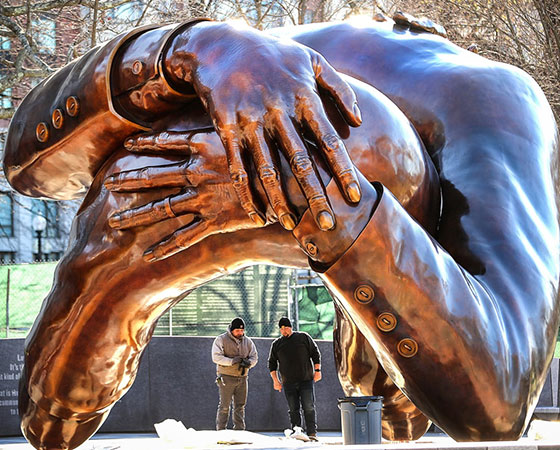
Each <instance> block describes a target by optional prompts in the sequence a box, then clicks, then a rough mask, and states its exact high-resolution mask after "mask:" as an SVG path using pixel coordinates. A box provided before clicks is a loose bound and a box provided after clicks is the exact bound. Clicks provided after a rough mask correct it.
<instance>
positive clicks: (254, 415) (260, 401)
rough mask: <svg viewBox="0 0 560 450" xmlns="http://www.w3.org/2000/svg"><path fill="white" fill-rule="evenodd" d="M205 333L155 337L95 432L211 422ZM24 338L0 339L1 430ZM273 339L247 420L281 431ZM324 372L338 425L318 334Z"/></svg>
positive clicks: (548, 400)
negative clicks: (274, 382) (272, 372)
mask: <svg viewBox="0 0 560 450" xmlns="http://www.w3.org/2000/svg"><path fill="white" fill-rule="evenodd" d="M212 341H213V338H210V337H155V338H153V339H152V342H151V343H150V345H149V346H148V348H147V350H146V351H145V353H144V356H143V359H142V362H141V364H140V370H139V372H138V376H137V378H136V381H135V383H134V385H133V386H132V388H131V389H130V390H129V392H128V393H127V394H126V395H125V396H124V397H123V398H122V399H121V400H120V401H119V402H117V404H116V405H115V407H114V408H113V410H112V411H111V414H110V415H109V417H108V419H107V421H106V422H105V424H104V425H103V426H102V428H101V430H100V431H101V432H153V431H154V427H153V424H154V423H158V422H161V421H163V420H165V419H167V418H172V419H176V420H181V421H182V422H183V423H184V424H185V426H186V427H187V428H189V427H192V428H195V429H198V430H202V429H213V428H214V424H215V414H216V407H217V404H218V389H217V387H216V385H215V383H214V381H215V366H214V364H212V361H211V356H210V349H211V346H212ZM23 342H24V340H23V339H0V436H14V435H19V434H20V430H19V417H18V415H17V391H18V380H19V377H20V372H21V369H22V367H23ZM271 342H272V339H267V338H258V339H255V344H256V345H257V350H258V352H259V363H258V364H257V366H256V367H255V368H254V369H252V370H251V372H250V376H249V398H248V403H247V415H246V423H247V428H248V429H249V430H251V431H281V430H283V429H285V428H287V427H288V426H289V421H288V415H287V405H286V400H285V398H284V394H283V393H282V394H281V393H278V392H276V391H274V390H273V389H272V381H271V379H270V375H269V372H268V369H267V364H266V362H267V359H268V351H269V349H270V344H271ZM318 345H319V348H320V350H321V353H322V356H323V380H322V381H321V382H320V383H317V384H316V386H315V387H316V391H315V395H316V406H317V416H318V423H319V432H320V431H321V430H324V431H326V430H340V412H339V410H338V406H337V398H339V397H342V396H343V393H342V389H341V388H340V385H339V383H338V379H337V376H336V373H335V369H334V360H333V351H332V342H331V341H318ZM559 371H560V364H559V362H558V359H555V360H554V361H553V363H552V366H551V370H550V371H549V373H548V376H547V380H546V383H545V386H544V388H543V391H542V394H541V397H540V399H539V404H538V407H537V410H536V411H535V415H536V416H537V417H539V418H543V419H544V418H546V419H553V420H558V418H559V417H560V415H559V413H560V408H559V400H558V397H559V396H558V390H559V387H558V384H559V383H558V379H559Z"/></svg>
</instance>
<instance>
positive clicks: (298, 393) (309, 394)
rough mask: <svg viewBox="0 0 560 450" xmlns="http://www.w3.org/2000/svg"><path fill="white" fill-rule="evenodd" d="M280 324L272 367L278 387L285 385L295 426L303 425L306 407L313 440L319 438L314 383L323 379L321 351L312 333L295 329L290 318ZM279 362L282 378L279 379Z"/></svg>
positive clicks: (272, 357)
mask: <svg viewBox="0 0 560 450" xmlns="http://www.w3.org/2000/svg"><path fill="white" fill-rule="evenodd" d="M278 326H279V327H280V334H282V336H281V337H279V338H278V339H275V340H274V342H272V346H271V347H270V355H269V357H268V369H269V370H270V376H271V377H272V381H273V383H274V389H276V390H277V391H278V392H282V387H284V395H285V396H286V400H288V408H289V411H288V413H289V416H290V423H291V426H292V428H293V429H295V427H301V409H300V405H301V407H303V414H304V416H305V426H306V431H307V435H308V436H309V439H311V440H313V441H316V440H317V417H316V414H315V390H314V387H313V384H314V383H316V382H317V381H319V380H320V379H321V353H320V352H319V348H318V347H317V344H316V343H315V341H314V340H313V339H312V338H311V336H309V335H308V334H307V333H304V332H299V331H293V330H292V324H291V322H290V319H288V318H287V317H282V318H281V319H280V321H279V322H278ZM278 365H280V368H279V369H280V376H281V379H280V378H278Z"/></svg>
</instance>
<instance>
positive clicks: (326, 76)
mask: <svg viewBox="0 0 560 450" xmlns="http://www.w3.org/2000/svg"><path fill="white" fill-rule="evenodd" d="M315 58H316V59H315V60H314V63H313V69H314V71H315V79H316V80H317V84H318V85H319V86H320V87H321V88H323V89H324V90H326V91H327V92H328V93H329V94H330V95H331V96H332V97H333V99H334V101H335V103H336V105H337V106H338V109H339V110H340V112H341V113H342V115H343V116H344V118H345V119H346V122H348V125H351V126H353V127H359V126H360V125H361V124H362V114H361V112H360V108H359V107H358V101H357V100H356V94H355V93H354V91H353V90H352V88H351V87H350V85H349V84H348V83H347V82H346V81H344V80H343V79H342V77H341V76H340V75H339V74H338V73H337V72H336V70H334V69H333V67H332V66H331V65H330V64H329V63H328V62H327V60H326V59H325V58H324V57H323V56H322V55H320V54H318V53H316V54H315Z"/></svg>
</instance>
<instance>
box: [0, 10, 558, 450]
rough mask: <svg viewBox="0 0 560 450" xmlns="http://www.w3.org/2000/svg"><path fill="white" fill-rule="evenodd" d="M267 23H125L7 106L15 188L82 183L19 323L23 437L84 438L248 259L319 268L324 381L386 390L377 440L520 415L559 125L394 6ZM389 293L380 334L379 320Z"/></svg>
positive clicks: (546, 319)
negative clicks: (400, 17)
mask: <svg viewBox="0 0 560 450" xmlns="http://www.w3.org/2000/svg"><path fill="white" fill-rule="evenodd" d="M289 33H292V35H291V37H292V38H293V39H294V40H296V41H297V42H299V43H301V44H303V45H304V46H305V47H304V46H300V45H290V44H289V41H287V40H286V37H287V36H288V34H289ZM282 35H283V40H282V45H278V41H276V40H275V38H273V37H271V35H270V34H264V33H260V32H257V31H255V30H250V29H247V28H238V27H237V26H233V25H228V24H224V23H213V22H202V23H200V22H198V23H193V24H188V25H186V26H181V27H179V28H175V27H162V28H157V27H147V28H143V29H140V30H136V31H133V32H132V33H129V34H127V35H123V36H120V37H118V38H116V39H115V40H113V41H111V42H109V43H108V44H106V45H104V46H101V47H98V48H96V49H93V50H92V51H91V52H90V53H88V54H87V55H85V56H84V57H82V58H81V59H80V60H77V61H75V62H73V63H71V64H70V65H69V66H67V67H65V68H63V69H61V70H60V71H59V72H57V73H55V74H54V75H53V76H52V77H51V78H50V80H49V83H48V89H47V87H46V85H45V83H43V84H41V85H39V86H38V87H36V88H35V89H34V90H33V91H32V92H31V93H30V94H29V95H28V96H27V97H26V99H25V100H24V102H23V103H22V105H21V106H20V107H19V109H18V111H17V112H16V115H15V116H14V119H13V121H12V124H11V126H10V130H9V134H8V138H7V142H6V148H5V154H4V169H5V172H6V175H7V177H8V179H9V181H10V182H11V183H12V185H13V186H14V187H15V188H16V189H18V190H20V191H21V192H24V193H27V194H29V195H36V196H48V197H52V198H72V197H76V196H78V195H80V194H81V193H82V192H83V191H84V190H85V189H87V190H88V191H87V195H86V197H85V199H84V201H83V204H82V206H81V208H80V211H79V213H78V214H77V216H76V218H75V220H74V224H73V232H72V238H71V241H70V243H69V247H68V251H67V252H66V254H65V255H64V257H63V259H62V260H61V261H60V263H59V266H58V269H57V273H56V276H55V280H54V286H53V289H52V290H51V292H50V293H49V295H48V297H47V298H46V299H45V302H44V305H43V308H42V310H41V313H40V315H39V317H38V318H37V321H36V322H35V324H34V326H33V329H32V331H31V333H30V335H29V338H28V339H27V342H26V356H25V371H24V374H23V376H22V380H21V388H20V413H21V415H22V428H23V430H24V433H25V435H26V437H27V438H28V439H29V441H30V442H31V443H32V444H33V445H34V446H35V447H36V448H47V449H62V448H75V447H76V446H78V445H79V444H80V443H82V442H83V441H84V440H86V439H87V438H88V437H89V436H91V434H93V433H94V432H95V430H96V429H97V428H98V427H99V426H100V425H101V423H102V422H103V420H104V419H105V417H106V416H107V414H108V413H109V411H110V409H111V407H112V406H113V405H114V404H115V402H116V401H117V400H118V399H119V398H121V397H122V395H124V394H125V393H126V391H127V390H128V388H129V387H130V385H131V384H132V383H133V381H134V377H135V375H136V371H137V368H138V363H139V360H140V357H141V355H142V352H143V350H144V349H145V347H146V345H147V343H148V342H149V340H150V337H151V334H152V331H153V328H154V325H155V323H156V321H157V319H158V318H159V317H160V316H161V314H163V313H164V312H165V311H166V310H167V309H168V308H169V307H171V306H172V305H174V304H175V303H177V302H178V301H180V300H181V299H182V298H184V296H185V294H186V293H187V292H189V291H190V290H192V289H194V288H196V287H197V286H200V285H202V284H203V283H205V282H207V281H209V280H211V279H214V278H216V277H218V276H221V275H223V274H224V273H228V272H234V271H236V270H239V269H241V268H243V267H245V266H247V265H249V264H253V263H273V264H278V265H286V266H291V267H308V266H309V265H311V267H313V268H314V269H315V270H316V271H318V272H319V273H320V275H321V277H322V278H323V280H324V282H325V283H326V285H327V286H328V287H329V289H330V291H331V292H332V293H333V295H334V299H335V307H336V311H337V323H336V328H335V355H336V361H337V366H338V370H339V376H340V380H341V383H342V385H343V388H344V390H345V392H346V393H347V394H349V395H350V394H354V395H383V396H384V397H385V401H384V407H383V413H382V416H383V434H384V436H385V437H386V438H389V439H397V440H398V439H416V438H418V437H419V436H421V435H422V434H423V433H424V432H425V430H426V429H427V427H428V425H429V420H433V421H434V422H435V423H436V424H437V425H438V426H439V427H440V428H442V429H444V430H445V431H446V432H447V433H448V434H450V435H451V436H452V437H454V438H455V439H457V440H500V439H502V440H503V439H517V438H518V437H519V436H520V435H521V434H522V432H523V430H524V429H525V427H526V425H527V423H528V421H529V419H530V417H531V413H532V411H533V409H534V407H535V406H536V402H537V400H538V397H539V393H540V390H541V389H542V386H543V384H544V380H545V376H546V371H547V367H548V365H549V363H550V360H551V358H552V355H553V348H554V344H555V339H556V332H557V329H558V303H557V293H558V278H559V267H558V258H557V256H558V251H559V247H560V246H559V244H558V242H559V231H558V224H557V209H556V203H555V192H554V181H555V180H556V176H557V174H556V172H555V170H556V169H555V168H556V167H557V161H556V158H557V150H558V136H557V128H556V124H555V122H554V119H553V116H552V113H551V110H550V107H549V105H548V103H547V101H546V99H545V98H544V96H543V94H542V92H541V91H540V90H539V88H538V87H537V86H536V85H535V84H534V82H533V81H532V80H531V79H530V78H529V77H528V76H527V75H526V74H524V73H522V72H520V71H518V70H517V69H514V68H511V67H509V66H506V65H500V64H497V63H494V62H491V61H488V60H485V59H483V58H481V57H480V56H478V55H476V54H473V53H472V52H468V51H466V50H462V49H459V48H458V47H456V46H454V45H453V44H451V43H449V42H448V41H446V40H444V39H442V38H440V37H436V36H426V35H425V34H423V33H418V32H416V31H414V32H409V31H407V30H405V29H403V28H402V26H400V25H395V23H394V22H392V21H391V20H387V21H385V22H373V21H372V22H371V24H370V25H369V26H365V25H363V24H362V25H361V26H359V27H354V26H352V25H350V24H348V23H337V24H324V25H314V26H313V27H306V26H304V27H301V28H295V29H294V31H290V32H288V31H286V30H283V31H282ZM232 49H236V51H232ZM310 49H314V50H315V51H317V52H319V53H320V55H322V56H319V54H318V53H314V52H313V51H312V50H310ZM419 50H421V51H419ZM187 53H188V54H189V55H190V56H191V57H192V61H185V58H183V55H185V54H187ZM270 55H275V56H274V57H271V56H270ZM323 56H324V57H325V58H326V60H328V61H329V63H330V64H332V65H333V66H334V67H335V68H336V69H337V70H338V71H339V72H340V73H346V74H349V75H353V76H354V77H356V78H359V79H360V80H361V81H356V80H355V79H352V78H350V77H347V78H344V79H343V78H340V76H339V75H338V74H337V73H336V72H334V71H332V70H331V68H330V66H328V65H327V63H326V60H325V59H323ZM136 61H140V62H141V63H142V70H140V72H139V73H135V72H138V70H137V69H138V66H137V65H136V66H135V62H136ZM368 62H369V63H368ZM191 64H192V65H191ZM135 67H136V69H135ZM200 68H204V70H199V69H200ZM78 73H79V74H81V77H77V76H76V74H78ZM255 86H259V89H255ZM317 86H318V87H319V88H318V87H317ZM371 86H375V89H374V88H372V87H371ZM350 87H351V89H350ZM352 91H353V92H352ZM195 92H196V94H197V95H199V96H200V97H199V100H200V102H199V101H197V100H196V99H195ZM325 92H328V93H329V94H330V96H325V97H319V96H318V93H325ZM69 96H77V97H79V98H80V105H79V108H77V107H76V111H77V110H79V111H80V113H79V116H77V119H76V120H72V121H70V120H69V121H68V123H67V124H66V123H65V124H64V127H62V128H61V129H60V130H56V131H53V133H52V136H51V137H50V139H49V140H48V141H46V140H45V141H41V140H38V139H39V134H38V133H37V135H34V134H33V132H32V131H30V128H31V130H32V127H33V126H34V125H35V124H37V123H40V122H44V121H45V120H47V119H48V118H49V111H52V110H54V109H55V108H57V107H59V106H60V105H61V104H62V103H61V102H63V101H64V100H63V99H66V98H68V97H69ZM355 100H357V102H358V104H359V105H360V106H359V108H358V107H357V105H356V104H355ZM38 105H39V106H40V107H39V106H38ZM77 105H78V104H77V103H76V106H77ZM66 108H67V112H68V115H69V116H72V114H70V111H68V103H67V104H66ZM360 122H362V126H360V127H357V128H355V127H356V126H357V125H359V124H360ZM29 124H31V127H29V126H28V125H29ZM45 127H46V123H45ZM214 127H215V130H216V131H214ZM45 129H46V130H47V131H48V128H45ZM139 131H149V132H150V133H149V134H147V135H138V134H137V133H138V132H139ZM300 133H301V134H300ZM130 136H132V139H130V140H127V141H126V148H127V149H128V151H127V150H125V149H123V148H122V145H123V143H124V141H125V140H126V139H127V138H128V137H130ZM424 148H425V149H426V150H427V152H426V151H425V150H424ZM240 149H243V157H241V154H240V153H239V151H238V150H240ZM345 149H346V150H347V151H348V155H347V154H346V152H345ZM245 150H248V151H247V152H245ZM277 150H278V151H277ZM245 153H247V154H250V155H251V157H252V158H253V162H252V163H251V164H247V165H246V162H247V161H246V158H245V156H246V155H245ZM331 178H332V179H331ZM232 180H233V181H232ZM374 182H375V183H374ZM372 183H373V184H372ZM440 187H441V193H440ZM440 196H441V197H440ZM440 198H441V200H442V204H441V208H440ZM358 200H359V201H358ZM263 225H264V226H263ZM309 243H312V244H313V245H312V246H308V245H307V244H309ZM302 250H303V251H302ZM307 255H309V258H308V256H307ZM115 292H118V294H119V295H115ZM520 293H523V295H520ZM388 311H391V312H392V314H393V315H394V317H395V318H397V320H398V325H397V326H396V327H395V328H394V329H393V330H392V331H391V332H386V331H384V330H382V329H380V328H378V326H377V323H378V322H377V320H378V317H379V316H380V315H381V314H383V313H386V312H388ZM434 380H437V383H434Z"/></svg>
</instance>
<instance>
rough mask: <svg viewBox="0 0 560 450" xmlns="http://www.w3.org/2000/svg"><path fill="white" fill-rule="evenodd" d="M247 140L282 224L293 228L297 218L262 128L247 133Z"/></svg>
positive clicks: (273, 207) (270, 200) (269, 198)
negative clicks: (289, 202) (287, 197)
mask: <svg viewBox="0 0 560 450" xmlns="http://www.w3.org/2000/svg"><path fill="white" fill-rule="evenodd" d="M246 140H247V145H248V146H249V147H250V149H251V152H252V154H253V160H254V163H255V167H256V169H257V173H258V175H259V178H260V180H261V183H262V186H263V188H264V190H265V192H266V195H267V197H268V200H269V202H270V205H271V206H272V209H273V210H274V212H275V213H276V216H277V217H278V220H279V221H280V223H281V224H282V226H283V227H284V228H285V229H286V230H293V229H294V228H295V226H296V218H295V216H294V215H293V214H292V212H291V210H290V207H289V206H288V201H287V199H286V195H285V193H284V191H283V189H282V184H281V182H280V176H279V174H278V170H277V169H276V165H275V164H274V161H273V159H272V155H271V153H270V152H269V151H268V149H267V148H266V146H267V144H266V141H265V139H264V136H263V130H262V128H259V129H257V130H254V131H251V132H249V133H247V136H246Z"/></svg>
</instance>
